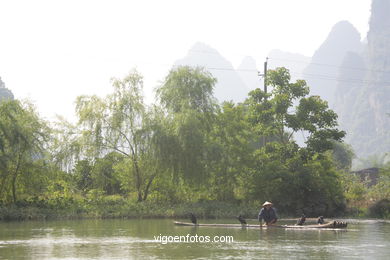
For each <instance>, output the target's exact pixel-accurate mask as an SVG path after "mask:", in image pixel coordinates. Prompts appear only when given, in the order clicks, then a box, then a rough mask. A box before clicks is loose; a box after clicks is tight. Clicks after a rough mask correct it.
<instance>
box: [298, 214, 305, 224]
mask: <svg viewBox="0 0 390 260" xmlns="http://www.w3.org/2000/svg"><path fill="white" fill-rule="evenodd" d="M305 221H306V216H305V214H302V216H301V218H300V219H298V221H297V225H298V226H302V225H303V223H305Z"/></svg>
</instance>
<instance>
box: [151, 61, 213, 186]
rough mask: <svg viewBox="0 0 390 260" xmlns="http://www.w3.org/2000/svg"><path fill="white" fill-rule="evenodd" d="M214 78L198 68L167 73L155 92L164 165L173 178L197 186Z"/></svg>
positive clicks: (203, 159) (208, 128) (203, 172)
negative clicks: (159, 108)
mask: <svg viewBox="0 0 390 260" xmlns="http://www.w3.org/2000/svg"><path fill="white" fill-rule="evenodd" d="M215 83H216V79H215V78H213V77H212V75H211V74H210V73H209V72H207V71H206V70H204V69H202V68H199V67H198V68H192V67H188V66H184V67H178V68H175V69H173V70H171V71H170V73H169V74H168V76H167V77H166V78H165V81H164V82H163V84H162V85H161V86H160V87H159V88H158V89H157V97H158V100H159V102H160V104H161V105H162V107H163V110H164V112H165V121H166V123H165V124H164V125H165V126H166V127H167V128H166V129H165V137H164V138H163V139H164V140H166V142H165V143H161V146H160V147H161V150H162V151H165V152H163V154H164V155H165V157H166V158H165V160H164V161H165V162H168V167H170V169H171V172H173V175H174V177H175V178H176V179H177V178H178V177H181V178H182V180H184V181H185V182H186V183H193V184H200V183H202V182H204V181H205V180H206V178H205V177H206V172H207V141H208V139H207V138H208V134H209V132H210V131H211V129H212V124H213V118H214V116H215V114H214V113H215V106H216V101H215V99H214V97H213V88H214V85H215Z"/></svg>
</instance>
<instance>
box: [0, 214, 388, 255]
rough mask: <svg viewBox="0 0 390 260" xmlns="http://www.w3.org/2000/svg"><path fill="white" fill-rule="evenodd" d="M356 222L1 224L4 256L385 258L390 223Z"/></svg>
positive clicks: (1, 246) (59, 222)
mask: <svg viewBox="0 0 390 260" xmlns="http://www.w3.org/2000/svg"><path fill="white" fill-rule="evenodd" d="M209 222H213V221H209ZM214 222H215V221H214ZM221 222H225V223H226V222H227V221H221ZM353 223H354V224H351V225H349V228H348V230H347V231H346V232H345V231H344V232H343V231H336V230H334V231H329V230H292V229H248V228H233V229H229V228H211V227H179V226H174V225H173V224H172V220H150V219H148V220H77V221H49V222H12V223H0V258H1V259H145V258H147V259H153V258H155V259H184V258H187V259H188V258H190V259H210V258H221V259H224V258H225V259H230V258H234V259H235V258H245V259H248V258H256V259H269V258H292V257H295V258H308V257H310V258H320V259H322V258H326V259H334V258H338V259H339V258H344V257H345V258H367V259H386V258H387V256H388V255H389V254H390V251H389V250H390V249H389V248H390V223H387V222H376V221H354V222H353ZM159 235H167V236H169V235H170V236H186V235H191V236H195V235H198V236H210V237H213V236H233V238H234V243H168V244H165V245H164V244H162V243H161V242H158V241H155V240H154V236H159Z"/></svg>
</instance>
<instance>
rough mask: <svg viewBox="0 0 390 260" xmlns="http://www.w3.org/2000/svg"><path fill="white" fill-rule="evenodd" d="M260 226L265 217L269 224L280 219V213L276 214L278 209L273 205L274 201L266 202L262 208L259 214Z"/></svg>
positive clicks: (266, 222)
mask: <svg viewBox="0 0 390 260" xmlns="http://www.w3.org/2000/svg"><path fill="white" fill-rule="evenodd" d="M258 219H259V222H260V226H262V220H263V219H264V221H265V224H266V225H267V226H269V225H272V224H274V223H276V221H277V220H278V215H277V214H276V209H275V208H273V207H272V203H271V202H269V201H266V202H264V204H263V207H262V208H261V210H260V212H259V216H258Z"/></svg>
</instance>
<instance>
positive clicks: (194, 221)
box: [190, 213, 198, 225]
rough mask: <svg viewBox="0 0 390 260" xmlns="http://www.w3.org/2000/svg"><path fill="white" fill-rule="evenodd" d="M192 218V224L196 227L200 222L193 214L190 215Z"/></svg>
mask: <svg viewBox="0 0 390 260" xmlns="http://www.w3.org/2000/svg"><path fill="white" fill-rule="evenodd" d="M190 218H191V222H192V223H193V224H194V225H196V223H197V222H198V221H197V219H196V216H195V215H194V214H193V213H190Z"/></svg>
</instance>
